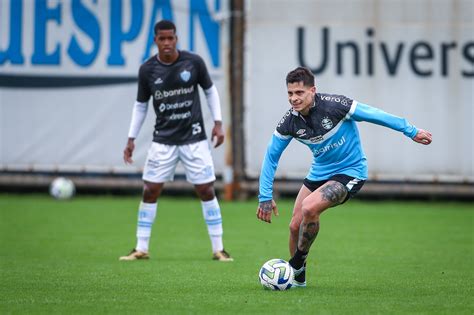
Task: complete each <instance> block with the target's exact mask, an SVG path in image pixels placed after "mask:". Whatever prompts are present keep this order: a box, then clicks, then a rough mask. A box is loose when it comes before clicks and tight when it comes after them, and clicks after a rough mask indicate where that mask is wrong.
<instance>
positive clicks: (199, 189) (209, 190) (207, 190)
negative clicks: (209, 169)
mask: <svg viewBox="0 0 474 315" xmlns="http://www.w3.org/2000/svg"><path fill="white" fill-rule="evenodd" d="M196 194H197V195H198V197H199V199H201V200H202V201H209V200H212V199H214V197H215V196H216V194H215V192H214V185H213V183H209V184H204V185H196Z"/></svg>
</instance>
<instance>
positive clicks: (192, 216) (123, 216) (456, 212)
mask: <svg viewBox="0 0 474 315" xmlns="http://www.w3.org/2000/svg"><path fill="white" fill-rule="evenodd" d="M139 198H140V197H139V196H135V197H113V196H107V197H98V196H97V197H96V196H91V197H87V196H86V197H76V198H75V199H73V200H71V201H64V202H61V201H56V200H53V199H51V198H50V197H49V196H43V195H7V194H0V235H1V238H0V240H1V243H0V244H1V249H2V250H1V253H0V272H1V279H2V285H1V286H0V313H1V314H9V313H13V314H23V313H62V314H65V313H75V314H76V313H89V314H91V313H92V314H103V313H139V314H149V313H162V314H191V313H192V314H196V313H197V314H237V313H240V314H248V313H251V314H288V313H294V314H370V313H372V314H374V313H379V314H381V313H383V314H407V313H416V314H473V313H474V299H473V286H474V281H473V280H474V264H473V263H474V261H473V260H474V259H473V258H474V232H473V230H474V229H473V228H474V224H473V223H474V211H473V210H474V207H473V206H472V204H469V203H455V202H452V203H451V202H401V201H400V202H368V201H357V200H353V201H350V202H349V203H347V204H345V205H343V206H341V207H338V208H335V209H330V210H328V211H327V212H326V213H325V214H323V216H322V221H321V232H320V234H319V236H318V239H317V241H316V243H315V244H316V246H315V247H313V251H312V252H311V254H310V257H309V262H308V265H309V271H308V279H307V280H308V287H307V288H306V289H296V290H290V291H286V292H271V291H265V290H263V289H262V288H261V286H260V284H259V283H258V276H257V273H258V270H259V268H260V266H261V265H262V264H263V263H264V262H265V261H266V260H268V259H270V258H284V259H288V256H289V255H288V252H287V250H288V249H287V243H288V228H287V226H288V222H289V218H290V215H291V207H292V200H289V199H285V200H279V201H278V200H277V202H278V206H279V210H280V216H279V217H278V218H274V222H273V223H272V224H265V223H262V222H259V221H257V220H256V218H255V209H256V205H257V203H256V201H248V202H232V203H226V202H221V208H222V213H223V219H224V242H225V247H226V249H227V250H228V251H229V252H230V253H231V254H232V255H233V256H234V259H235V261H234V262H233V263H219V262H215V261H212V260H211V250H210V242H209V240H208V235H207V231H206V228H205V225H204V220H203V218H202V213H201V209H200V204H199V202H198V201H197V199H193V198H163V199H161V200H160V204H159V209H158V214H157V219H156V222H155V225H154V230H153V235H152V241H151V246H150V247H151V253H150V254H151V260H149V261H139V262H119V261H118V257H119V256H120V255H123V254H126V253H127V252H128V251H129V250H130V249H131V248H132V247H133V246H134V245H135V236H134V235H135V228H136V216H137V210H136V208H137V205H138V202H139Z"/></svg>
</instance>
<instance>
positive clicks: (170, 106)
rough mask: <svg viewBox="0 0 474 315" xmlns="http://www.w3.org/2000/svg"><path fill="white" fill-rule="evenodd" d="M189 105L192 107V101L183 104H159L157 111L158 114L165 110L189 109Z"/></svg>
mask: <svg viewBox="0 0 474 315" xmlns="http://www.w3.org/2000/svg"><path fill="white" fill-rule="evenodd" d="M191 105H193V101H192V100H187V101H184V102H179V103H172V104H166V103H161V104H160V106H159V107H158V109H159V111H160V112H164V111H165V110H172V109H180V108H185V107H190V106H191Z"/></svg>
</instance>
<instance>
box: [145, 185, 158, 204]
mask: <svg viewBox="0 0 474 315" xmlns="http://www.w3.org/2000/svg"><path fill="white" fill-rule="evenodd" d="M160 192H161V187H160V186H159V185H155V184H151V183H145V184H144V186H143V201H144V202H146V203H155V202H156V200H157V199H158V197H159V196H160Z"/></svg>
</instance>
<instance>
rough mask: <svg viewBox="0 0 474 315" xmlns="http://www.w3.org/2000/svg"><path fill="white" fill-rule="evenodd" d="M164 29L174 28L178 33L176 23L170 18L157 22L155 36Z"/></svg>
mask: <svg viewBox="0 0 474 315" xmlns="http://www.w3.org/2000/svg"><path fill="white" fill-rule="evenodd" d="M163 30H173V31H174V33H175V34H176V25H174V23H173V22H171V21H168V20H161V21H159V22H157V23H156V24H155V28H154V31H155V36H156V35H157V34H158V31H163Z"/></svg>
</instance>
